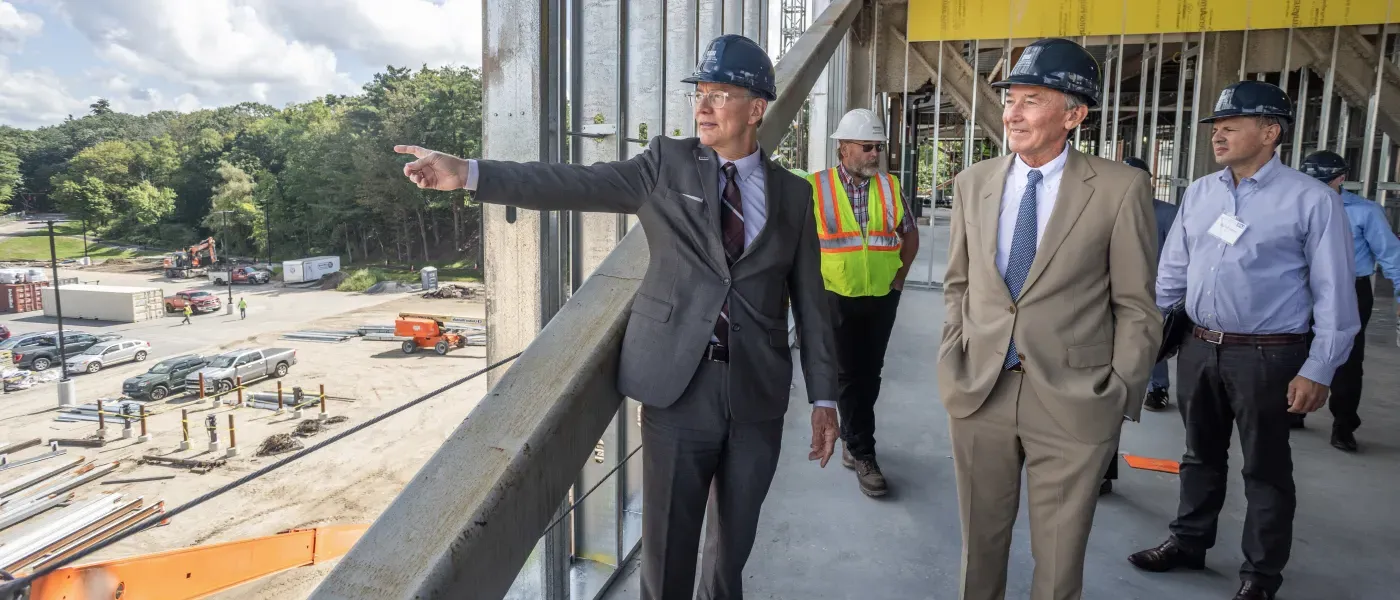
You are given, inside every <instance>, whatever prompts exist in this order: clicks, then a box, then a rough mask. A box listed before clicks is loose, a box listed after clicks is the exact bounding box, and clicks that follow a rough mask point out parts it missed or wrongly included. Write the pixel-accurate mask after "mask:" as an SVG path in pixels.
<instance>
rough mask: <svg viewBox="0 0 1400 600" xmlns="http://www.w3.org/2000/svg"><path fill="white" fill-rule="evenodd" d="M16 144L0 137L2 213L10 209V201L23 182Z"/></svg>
mask: <svg viewBox="0 0 1400 600" xmlns="http://www.w3.org/2000/svg"><path fill="white" fill-rule="evenodd" d="M14 146H15V145H14V142H13V141H11V140H9V139H8V138H4V137H0V213H4V212H6V211H8V210H9V209H10V199H11V198H14V197H15V191H16V190H17V189H18V188H19V187H20V183H21V182H22V181H23V177H21V175H20V172H19V155H17V154H15V147H14Z"/></svg>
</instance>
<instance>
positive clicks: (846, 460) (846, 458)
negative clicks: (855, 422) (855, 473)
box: [841, 442, 856, 469]
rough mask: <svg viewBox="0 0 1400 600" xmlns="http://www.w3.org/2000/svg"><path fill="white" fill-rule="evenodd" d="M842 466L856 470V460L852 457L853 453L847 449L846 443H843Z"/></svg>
mask: <svg viewBox="0 0 1400 600" xmlns="http://www.w3.org/2000/svg"><path fill="white" fill-rule="evenodd" d="M841 466H843V467H846V468H847V469H854V468H856V459H855V458H854V457H852V456H851V451H850V450H847V449H846V444H845V442H842V443H841Z"/></svg>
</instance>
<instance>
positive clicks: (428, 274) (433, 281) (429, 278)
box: [418, 267, 438, 290]
mask: <svg viewBox="0 0 1400 600" xmlns="http://www.w3.org/2000/svg"><path fill="white" fill-rule="evenodd" d="M437 271H438V270H437V267H423V268H422V269H419V270H418V276H419V278H420V279H421V281H422V282H423V289H424V290H435V289H437V286H438V276H437Z"/></svg>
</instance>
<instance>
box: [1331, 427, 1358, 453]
mask: <svg viewBox="0 0 1400 600" xmlns="http://www.w3.org/2000/svg"><path fill="white" fill-rule="evenodd" d="M1332 447H1333V448H1336V449H1338V450H1341V451H1342V452H1356V435H1354V434H1352V433H1350V432H1346V431H1333V432H1332Z"/></svg>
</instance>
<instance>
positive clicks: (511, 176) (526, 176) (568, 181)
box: [394, 138, 661, 214]
mask: <svg viewBox="0 0 1400 600" xmlns="http://www.w3.org/2000/svg"><path fill="white" fill-rule="evenodd" d="M394 151H395V152H399V153H401V154H412V155H413V156H414V157H416V158H417V160H415V161H413V162H411V163H408V164H406V165H404V168H403V172H404V175H405V176H406V177H408V178H409V180H411V181H413V183H415V184H417V185H418V187H420V188H424V189H435V190H443V191H452V190H460V189H464V188H465V189H469V190H474V191H476V199H477V200H478V201H481V202H486V203H490V204H505V205H510V206H518V207H520V208H527V209H531V210H582V211H589V212H612V213H634V214H635V213H636V212H637V211H639V210H641V208H642V206H643V205H645V204H646V202H647V199H648V198H650V197H651V193H652V191H653V190H654V189H655V188H656V180H657V173H658V171H659V168H658V165H659V164H660V162H661V156H660V144H659V143H658V142H657V141H656V139H655V138H653V139H652V142H651V143H650V144H648V145H647V149H646V151H645V152H643V153H641V154H638V155H637V156H634V157H632V158H630V159H628V160H621V161H615V162H608V163H597V164H593V165H588V166H584V165H570V164H556V163H542V162H529V163H517V162H507V161H495V160H467V159H462V158H458V157H456V156H452V155H450V154H444V153H442V152H437V151H434V150H428V149H425V148H420V147H418V146H395V147H394Z"/></svg>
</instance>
